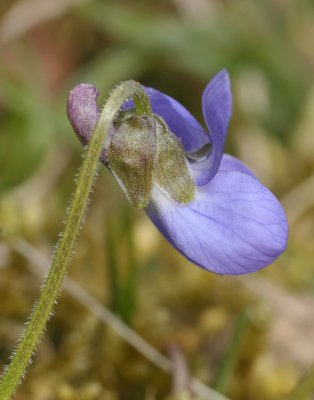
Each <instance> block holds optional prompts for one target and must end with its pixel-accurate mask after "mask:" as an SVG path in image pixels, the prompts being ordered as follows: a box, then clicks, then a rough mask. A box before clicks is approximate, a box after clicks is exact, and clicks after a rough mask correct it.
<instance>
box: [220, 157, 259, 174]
mask: <svg viewBox="0 0 314 400" xmlns="http://www.w3.org/2000/svg"><path fill="white" fill-rule="evenodd" d="M219 171H238V172H241V173H242V174H246V175H250V176H251V177H252V178H255V179H256V176H255V174H254V172H253V171H251V170H250V168H249V167H248V166H247V165H245V164H244V162H242V161H241V160H239V159H238V158H236V157H233V156H231V155H230V154H226V153H225V154H224V155H223V156H222V159H221V161H220V165H219Z"/></svg>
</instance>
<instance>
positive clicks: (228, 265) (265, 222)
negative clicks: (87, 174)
mask: <svg viewBox="0 0 314 400" xmlns="http://www.w3.org/2000/svg"><path fill="white" fill-rule="evenodd" d="M153 198H154V202H153V203H151V204H150V205H149V206H148V208H147V209H146V212H147V214H148V216H149V217H150V218H151V219H152V221H153V222H154V224H155V225H156V226H157V228H158V229H159V230H160V231H161V233H162V234H163V235H164V236H165V237H166V238H167V239H168V240H169V242H170V243H171V244H172V245H173V246H174V247H175V248H176V249H177V250H178V251H179V252H180V253H181V254H183V255H184V256H185V257H187V258H188V259H189V260H191V261H192V262H193V263H195V264H197V265H199V266H201V267H203V268H205V269H207V270H209V271H212V272H215V273H217V274H231V275H237V274H244V273H249V272H253V271H256V270H258V269H260V268H263V267H265V266H267V265H269V264H270V263H272V262H273V261H274V260H275V259H276V258H277V257H278V256H279V254H280V253H282V252H283V250H284V249H285V247H286V243H287V234H288V226H287V220H286V216H285V212H284V210H283V208H282V207H281V205H280V204H279V202H278V200H277V199H276V198H275V196H274V195H273V194H272V193H271V192H270V191H269V190H268V189H266V188H265V187H264V186H263V185H262V184H261V183H259V182H258V181H257V180H256V179H253V178H251V177H250V176H249V175H246V174H242V173H240V172H236V171H229V172H218V174H217V175H216V176H215V178H214V179H212V180H211V181H210V183H209V184H208V185H206V186H203V187H200V188H199V191H198V193H197V196H196V198H195V200H194V201H193V202H191V203H190V204H189V205H187V206H182V205H179V204H175V203H174V202H172V201H171V200H169V199H168V198H167V197H165V196H164V195H163V194H162V193H161V192H160V191H158V190H157V189H155V192H154V197H153Z"/></svg>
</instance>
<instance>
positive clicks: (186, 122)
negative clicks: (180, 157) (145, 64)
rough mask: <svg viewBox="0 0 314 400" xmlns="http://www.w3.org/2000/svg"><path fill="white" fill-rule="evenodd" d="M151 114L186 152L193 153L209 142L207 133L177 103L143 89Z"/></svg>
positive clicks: (159, 93)
mask: <svg viewBox="0 0 314 400" xmlns="http://www.w3.org/2000/svg"><path fill="white" fill-rule="evenodd" d="M145 90H146V93H147V94H148V96H149V100H150V103H151V106H152V111H153V113H155V114H157V115H160V116H161V117H162V118H163V119H164V120H165V121H166V123H167V125H168V127H169V129H170V131H171V132H173V133H174V134H175V135H176V136H177V137H178V138H179V139H180V140H181V142H182V144H183V147H184V150H185V151H186V152H194V151H197V150H198V149H200V148H201V147H203V146H204V145H205V144H207V143H209V142H210V138H209V135H208V133H207V132H206V131H205V129H204V128H202V126H201V125H200V124H199V123H198V122H197V120H196V119H195V118H194V117H193V116H192V114H191V113H190V112H189V111H188V110H187V109H186V108H184V107H183V106H182V105H181V104H180V103H179V102H177V101H176V100H174V99H173V98H172V97H170V96H167V95H166V94H164V93H161V92H159V91H158V90H156V89H153V88H145Z"/></svg>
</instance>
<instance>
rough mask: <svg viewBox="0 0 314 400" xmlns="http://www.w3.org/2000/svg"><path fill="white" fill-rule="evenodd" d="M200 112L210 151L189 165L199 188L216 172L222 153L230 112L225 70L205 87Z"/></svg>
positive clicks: (230, 98)
mask: <svg viewBox="0 0 314 400" xmlns="http://www.w3.org/2000/svg"><path fill="white" fill-rule="evenodd" d="M202 110H203V115H204V119H205V122H206V125H207V128H208V130H209V134H210V137H211V144H212V149H211V151H210V152H209V153H208V155H207V156H206V157H204V159H203V160H200V161H196V162H192V163H191V167H192V170H193V171H194V176H195V178H196V181H197V183H198V185H201V186H202V185H206V183H208V182H209V181H210V180H211V179H213V177H214V176H215V175H216V173H217V172H218V169H219V165H220V161H221V157H222V155H223V151H224V145H225V140H226V136H227V129H228V125H229V120H230V117H231V111H232V95H231V89H230V81H229V75H228V72H227V71H226V70H222V71H220V72H218V74H217V75H215V76H214V78H213V79H212V80H211V81H210V82H209V83H208V85H207V86H206V88H205V90H204V93H203V97H202Z"/></svg>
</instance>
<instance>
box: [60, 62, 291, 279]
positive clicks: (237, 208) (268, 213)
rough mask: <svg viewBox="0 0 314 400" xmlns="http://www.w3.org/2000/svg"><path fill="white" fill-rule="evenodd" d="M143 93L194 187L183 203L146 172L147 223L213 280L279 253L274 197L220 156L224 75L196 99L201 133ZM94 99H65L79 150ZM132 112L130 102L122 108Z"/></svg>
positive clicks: (80, 89) (283, 226)
mask: <svg viewBox="0 0 314 400" xmlns="http://www.w3.org/2000/svg"><path fill="white" fill-rule="evenodd" d="M145 90H146V93H147V94H148V96H149V99H150V102H151V106H152V111H153V113H154V114H155V115H156V116H160V117H161V118H162V119H163V121H165V122H166V124H167V126H168V128H169V130H170V131H171V132H172V134H175V135H176V136H177V138H178V139H179V140H180V142H181V143H182V146H183V149H184V152H185V156H184V158H185V162H186V165H187V168H188V171H189V172H186V173H187V174H189V173H190V174H191V176H192V178H193V180H194V182H195V184H196V191H195V195H194V192H193V197H194V198H193V200H192V201H189V202H188V204H182V203H183V202H181V203H180V202H178V201H175V200H174V198H173V196H171V195H169V193H167V190H163V188H162V187H161V185H160V184H158V182H156V181H154V172H152V175H151V176H149V182H152V183H151V191H150V192H149V203H148V205H147V207H145V212H146V213H147V215H148V216H149V218H150V219H151V220H152V222H153V223H154V224H155V226H156V227H157V228H158V229H159V230H160V232H161V233H162V234H163V235H164V237H165V238H166V239H167V240H168V241H169V242H170V243H171V244H172V245H173V246H174V247H175V248H176V249H177V250H178V251H179V252H180V253H181V254H183V255H184V256H185V257H186V258H187V259H189V260H190V261H192V262H193V263H194V264H196V265H198V266H200V267H202V268H205V269H207V270H209V271H212V272H215V273H217V274H231V275H237V274H244V273H249V272H254V271H256V270H258V269H260V268H263V267H265V266H267V265H269V264H270V263H272V262H273V261H274V260H275V259H276V258H277V257H278V256H279V255H280V254H281V253H282V252H283V251H284V249H285V247H286V243H287V235H288V225H287V219H286V216H285V212H284V210H283V208H282V206H281V205H280V203H279V202H278V200H277V199H276V197H275V196H274V195H273V194H272V193H271V192H270V191H269V190H268V189H267V188H266V187H264V186H263V185H262V184H261V183H260V182H259V181H258V180H257V179H256V177H255V176H254V174H253V173H252V172H251V171H250V170H249V168H248V167H247V166H245V165H244V164H243V163H242V162H241V161H240V160H238V159H236V158H234V157H232V156H230V155H228V154H223V149H224V143H225V139H226V134H227V128H228V125H229V120H230V117H231V106H232V96H231V91H230V82H229V77H228V73H227V72H226V71H225V70H222V71H221V72H219V73H218V74H217V75H216V76H215V77H214V78H213V79H212V80H211V81H210V82H209V83H208V85H207V86H206V88H205V91H204V93H203V97H202V110H203V115H204V119H205V122H206V125H207V128H208V132H207V131H205V130H204V129H203V128H202V126H201V125H200V124H199V123H198V122H197V121H196V120H195V119H194V117H193V116H192V115H191V114H190V113H189V112H188V111H187V110H186V109H185V108H184V107H183V106H182V105H181V104H179V103H178V102H177V101H175V100H174V99H172V98H171V97H169V96H167V95H165V94H163V93H161V92H159V91H157V90H155V89H151V88H146V89H145ZM97 96H98V91H97V89H96V88H95V87H93V86H92V85H87V84H81V85H78V86H76V87H75V88H74V89H73V90H72V91H71V92H70V94H69V99H68V104H67V112H68V117H69V119H70V122H71V124H72V126H73V128H74V130H75V132H76V134H77V135H78V137H79V139H80V140H81V142H82V143H83V144H87V143H88V141H89V138H90V135H91V134H92V131H93V128H94V126H95V124H96V121H97V118H98V113H99V111H98V108H97V103H96V99H97ZM131 106H132V103H131V102H129V103H128V104H126V105H125V108H126V109H128V108H130V107H131ZM172 134H171V135H172ZM114 135H115V128H114V127H112V130H111V131H110V132H109V134H108V137H107V141H106V143H105V145H104V150H103V153H102V156H101V160H102V162H103V163H104V164H105V165H106V166H107V167H109V169H110V165H109V163H108V148H110V143H111V142H113V138H114V137H115V136H114ZM144 136H145V135H144ZM144 136H143V137H144ZM143 137H142V136H141V140H143ZM146 137H147V138H148V137H149V136H146ZM157 137H158V136H157ZM157 142H158V140H157ZM154 143H155V142H154ZM151 146H153V145H151ZM154 146H155V144H154ZM183 154H184V153H183ZM181 161H182V160H181ZM179 164H180V163H179ZM179 164H178V165H179ZM180 165H181V166H182V165H183V164H182V162H181V164H180ZM111 170H112V168H111ZM181 170H182V168H181V167H180V170H178V171H177V174H178V175H180V172H181ZM182 174H183V172H182ZM114 175H115V174H114ZM172 178H173V177H172V175H171V179H172ZM136 179H137V178H136ZM118 180H119V179H118ZM169 182H170V181H168V186H169ZM119 183H120V184H121V182H119ZM121 186H122V187H123V183H122V185H121Z"/></svg>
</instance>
